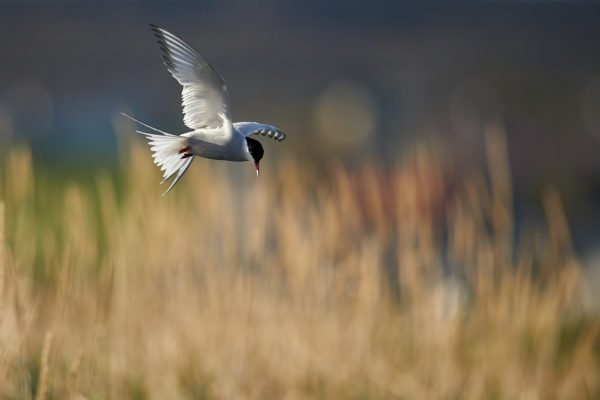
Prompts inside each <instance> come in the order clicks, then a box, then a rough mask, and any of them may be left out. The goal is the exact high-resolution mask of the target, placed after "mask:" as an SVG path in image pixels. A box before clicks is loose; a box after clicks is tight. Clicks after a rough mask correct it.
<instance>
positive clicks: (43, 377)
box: [35, 331, 52, 400]
mask: <svg viewBox="0 0 600 400" xmlns="http://www.w3.org/2000/svg"><path fill="white" fill-rule="evenodd" d="M51 345H52V331H47V332H46V335H44V345H43V346H42V355H41V358H40V377H39V380H38V388H37V393H36V394H35V400H45V399H46V395H47V393H48V371H49V369H50V365H49V358H50V347H51Z"/></svg>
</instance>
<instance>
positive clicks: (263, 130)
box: [233, 122, 285, 142]
mask: <svg viewBox="0 0 600 400" xmlns="http://www.w3.org/2000/svg"><path fill="white" fill-rule="evenodd" d="M233 128H234V129H236V130H237V131H238V132H240V133H241V134H242V135H244V136H249V135H252V134H255V135H263V136H267V137H270V138H271V139H274V140H277V141H278V142H281V141H282V140H283V139H285V133H283V132H282V131H280V130H279V129H277V128H275V127H274V126H271V125H265V124H258V123H256V122H234V123H233Z"/></svg>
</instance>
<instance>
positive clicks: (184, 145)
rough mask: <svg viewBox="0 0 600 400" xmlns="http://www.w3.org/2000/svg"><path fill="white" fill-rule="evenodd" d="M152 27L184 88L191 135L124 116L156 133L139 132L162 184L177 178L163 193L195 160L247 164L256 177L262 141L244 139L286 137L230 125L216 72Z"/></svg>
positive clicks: (265, 128) (263, 128)
mask: <svg viewBox="0 0 600 400" xmlns="http://www.w3.org/2000/svg"><path fill="white" fill-rule="evenodd" d="M151 27H152V31H153V32H154V35H155V36H156V38H157V40H158V43H159V45H160V48H161V50H162V52H163V60H164V63H165V65H166V66H167V69H168V70H169V72H170V73H171V74H172V75H173V77H174V78H175V79H176V80H177V81H178V82H179V83H180V84H181V85H182V86H183V92H182V98H183V113H184V119H183V121H184V123H185V124H186V125H187V126H188V127H189V128H191V129H192V131H190V132H187V133H184V134H182V135H173V134H170V133H167V132H164V131H161V130H159V129H156V128H154V127H152V126H150V125H148V124H145V123H143V122H141V121H139V120H137V119H135V118H133V117H130V116H128V115H125V114H123V115H125V116H126V117H128V118H131V119H133V120H134V121H136V122H138V123H140V124H141V125H143V126H145V127H146V128H149V129H151V130H153V131H154V132H155V133H148V132H142V131H138V132H139V133H141V134H142V135H144V136H146V138H147V139H148V141H149V144H150V149H151V150H152V152H153V155H152V156H153V158H154V162H155V163H156V164H157V165H158V166H160V167H161V169H162V170H163V171H164V179H163V182H164V181H166V180H167V179H169V178H170V177H171V176H173V175H175V174H177V175H176V177H175V179H174V180H173V182H172V183H171V185H170V186H169V188H168V189H167V190H166V192H165V194H166V193H167V192H168V191H169V190H171V188H172V187H173V186H174V185H175V183H177V181H178V180H179V179H180V178H181V176H182V175H183V174H184V173H185V171H186V170H187V168H188V167H189V166H190V164H191V163H192V161H193V159H194V157H195V156H199V157H203V158H208V159H213V160H227V161H250V162H252V163H254V166H255V167H256V173H257V175H258V170H259V162H260V160H261V158H262V156H263V154H264V150H263V148H262V145H261V144H260V142H258V141H257V140H255V139H252V138H250V137H248V136H249V135H251V134H255V135H264V136H268V137H271V138H273V139H275V140H278V141H281V140H283V139H284V138H285V134H284V133H283V132H281V131H280V130H279V129H277V128H275V127H274V126H271V125H265V124H259V123H256V122H236V123H233V122H232V120H231V113H230V110H229V91H228V89H227V84H226V83H225V81H224V80H223V78H222V77H221V76H220V75H219V73H218V72H217V71H216V70H215V69H214V68H213V67H212V66H211V65H210V64H209V63H208V61H206V60H205V59H204V58H203V57H202V56H200V54H198V53H197V52H196V51H195V50H194V49H193V48H192V47H190V46H189V45H188V44H186V43H185V42H184V41H183V40H181V39H179V38H178V37H177V36H175V35H173V34H171V33H169V32H167V31H165V30H164V29H161V28H159V27H157V26H154V25H151ZM161 183H162V182H161Z"/></svg>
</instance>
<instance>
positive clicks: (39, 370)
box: [0, 132, 600, 399]
mask: <svg viewBox="0 0 600 400" xmlns="http://www.w3.org/2000/svg"><path fill="white" fill-rule="evenodd" d="M405 154H406V157H405V158H404V161H403V162H402V163H399V164H398V165H397V166H395V167H387V168H383V167H382V166H381V165H378V164H372V163H363V164H361V165H359V166H356V167H355V168H354V169H353V170H349V169H347V168H345V167H343V166H341V165H335V164H332V165H330V166H329V167H328V168H325V169H320V170H319V169H315V168H310V167H307V166H305V165H301V164H300V163H298V162H297V161H296V160H294V159H290V160H287V161H286V162H284V163H283V164H282V165H281V167H280V168H279V169H278V170H273V169H268V168H263V173H264V175H263V176H261V178H260V180H256V181H255V180H254V179H252V178H251V177H252V174H253V171H252V169H251V168H248V171H247V172H248V179H247V180H246V179H245V180H244V181H245V183H244V184H243V185H241V187H240V185H237V184H235V183H233V181H232V179H231V176H228V175H227V174H226V170H225V169H224V164H222V163H218V162H210V161H204V160H200V162H196V163H195V165H193V167H192V168H191V169H190V170H189V172H188V175H186V176H185V178H184V179H183V180H182V181H181V182H180V183H179V184H178V185H177V186H176V188H175V190H174V191H172V192H171V193H169V194H168V195H167V196H166V197H160V193H161V192H162V190H161V189H162V188H160V187H159V186H158V185H157V182H158V181H160V177H159V171H158V170H157V169H156V168H155V167H154V166H153V165H152V163H151V160H150V157H149V154H148V151H147V148H145V147H143V148H142V147H140V146H138V145H137V144H134V145H133V146H132V147H131V149H130V150H129V152H128V153H127V156H128V157H127V160H128V161H126V163H125V164H124V165H123V169H122V170H121V171H120V172H118V173H117V174H116V176H111V175H109V174H98V175H97V176H96V178H95V179H94V181H93V182H87V183H78V182H74V181H70V182H69V181H68V179H64V178H61V179H59V178H57V177H55V176H52V175H50V174H48V173H46V172H45V171H43V170H39V169H35V168H34V166H33V164H32V161H31V156H30V153H29V151H28V150H27V149H23V148H21V149H17V148H15V149H12V150H11V151H10V155H9V157H8V158H7V159H6V161H5V162H4V164H3V166H2V176H1V179H0V198H2V204H3V206H2V207H3V209H2V211H3V213H0V216H2V217H3V219H1V220H0V227H1V228H2V229H0V232H1V233H2V235H3V236H1V237H0V307H1V308H2V312H1V313H0V390H1V393H0V396H1V397H2V398H6V399H28V398H29V399H32V398H34V397H35V398H36V399H45V398H46V399H50V398H68V399H96V398H107V399H108V398H110V399H165V398H169V399H192V398H193V399H198V398H200V399H265V398H287V399H307V398H314V399H316V398H319V399H324V398H331V399H358V398H360V399H380V398H398V399H400V398H411V399H420V398H460V399H482V398H497V399H520V398H544V399H552V398H556V399H562V398H592V397H595V396H598V394H599V392H598V387H599V382H598V376H599V372H600V370H599V364H598V355H597V348H598V335H597V333H598V321H597V319H596V318H594V317H592V316H589V315H588V314H586V313H585V310H584V309H583V308H582V302H581V298H580V293H581V288H582V285H583V284H584V282H582V280H581V279H580V269H579V267H578V265H577V261H576V259H575V257H574V255H573V253H572V251H571V245H570V240H569V233H568V228H567V224H566V221H565V218H564V215H563V213H562V208H561V202H560V197H559V195H558V194H557V193H556V192H549V193H547V194H546V195H545V196H544V198H545V203H544V204H545V212H546V221H547V224H546V225H542V226H529V227H527V228H524V229H520V230H518V231H517V232H516V234H515V228H514V219H513V215H512V214H513V213H512V188H511V182H510V178H509V176H510V174H509V170H508V161H507V154H506V143H505V141H504V139H503V136H502V135H500V134H498V133H493V132H492V133H490V134H489V135H488V139H487V158H488V162H487V171H486V172H473V173H471V174H470V175H469V177H468V178H465V179H464V180H462V181H461V182H460V183H458V184H457V183H456V182H455V183H454V184H453V185H448V183H447V178H446V176H445V174H444V168H443V167H442V163H441V161H440V160H439V159H438V157H437V156H436V152H435V151H432V150H431V149H429V148H428V147H427V146H416V147H412V148H411V149H410V150H407V151H406V153H405ZM117 182H118V183H117Z"/></svg>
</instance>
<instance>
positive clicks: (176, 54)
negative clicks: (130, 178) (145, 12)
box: [150, 25, 231, 129]
mask: <svg viewBox="0 0 600 400" xmlns="http://www.w3.org/2000/svg"><path fill="white" fill-rule="evenodd" d="M150 26H151V27H152V31H153V32H154V35H155V36H156V38H157V40H158V44H159V45H160V49H161V50H162V53H163V54H162V58H163V60H164V63H165V65H166V66H167V69H168V70H169V72H170V73H171V75H173V77H174V78H175V79H177V82H179V83H180V84H181V85H182V86H183V93H182V98H183V114H184V118H183V122H184V123H185V124H186V125H187V126H188V127H190V128H191V129H200V128H220V127H222V126H223V125H224V124H226V123H231V114H230V112H229V91H228V89H227V84H226V83H225V81H224V80H223V78H222V77H221V75H219V73H218V72H217V71H216V70H215V69H214V68H213V67H212V65H210V64H209V62H208V61H206V60H205V59H204V58H203V57H202V56H201V55H200V54H198V52H197V51H196V50H194V49H193V48H192V47H191V46H189V45H188V44H187V43H185V42H184V41H183V40H181V39H179V38H178V37H177V36H175V35H173V34H172V33H169V32H167V31H165V30H164V29H162V28H159V27H158V26H156V25H150Z"/></svg>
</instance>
